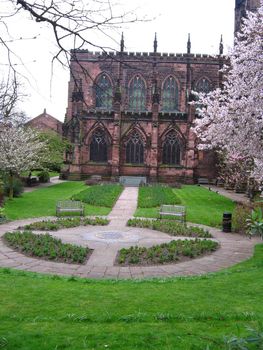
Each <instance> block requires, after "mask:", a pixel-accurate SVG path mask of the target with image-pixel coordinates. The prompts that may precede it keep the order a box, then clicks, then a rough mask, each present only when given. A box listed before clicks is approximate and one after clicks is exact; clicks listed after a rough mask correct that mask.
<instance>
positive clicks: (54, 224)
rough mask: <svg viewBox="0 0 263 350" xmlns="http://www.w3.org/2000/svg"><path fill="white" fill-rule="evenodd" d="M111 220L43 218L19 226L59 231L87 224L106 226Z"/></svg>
mask: <svg viewBox="0 0 263 350" xmlns="http://www.w3.org/2000/svg"><path fill="white" fill-rule="evenodd" d="M108 223H109V220H108V219H104V218H99V217H95V218H88V217H86V218H79V217H76V218H75V217H74V218H66V219H57V220H43V221H37V222H33V223H31V224H28V225H25V226H23V227H19V229H25V230H39V231H57V230H60V229H62V228H71V227H78V226H87V225H92V226H95V225H100V226H105V225H108Z"/></svg>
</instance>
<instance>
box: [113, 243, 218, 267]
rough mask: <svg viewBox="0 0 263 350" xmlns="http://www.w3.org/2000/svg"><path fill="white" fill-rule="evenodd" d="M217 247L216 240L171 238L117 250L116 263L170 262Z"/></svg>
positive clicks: (151, 263) (140, 264)
mask: <svg viewBox="0 0 263 350" xmlns="http://www.w3.org/2000/svg"><path fill="white" fill-rule="evenodd" d="M218 247H219V243H218V242H216V241H212V240H208V239H202V240H201V239H197V238H195V239H185V240H181V239H179V240H173V241H171V242H169V243H162V244H160V245H154V246H152V247H150V248H146V247H138V246H132V247H130V248H122V249H120V250H119V251H118V254H117V257H116V264H118V265H121V266H129V265H139V266H144V265H156V264H171V263H176V262H182V261H187V260H190V259H193V258H196V257H200V256H203V255H205V254H207V253H212V252H214V251H215V250H216V249H218Z"/></svg>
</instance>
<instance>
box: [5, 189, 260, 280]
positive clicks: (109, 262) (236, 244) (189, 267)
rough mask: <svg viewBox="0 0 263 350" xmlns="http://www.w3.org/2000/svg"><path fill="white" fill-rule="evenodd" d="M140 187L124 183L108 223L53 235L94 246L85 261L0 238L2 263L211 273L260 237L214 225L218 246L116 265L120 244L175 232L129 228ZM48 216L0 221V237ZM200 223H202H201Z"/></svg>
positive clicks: (129, 273) (102, 271)
mask: <svg viewBox="0 0 263 350" xmlns="http://www.w3.org/2000/svg"><path fill="white" fill-rule="evenodd" d="M137 197H138V188H135V187H127V188H125V189H124V191H123V192H122V194H121V196H120V198H119V199H118V201H117V202H116V204H115V206H114V208H113V210H112V211H111V213H110V214H109V216H108V218H109V219H110V224H109V225H108V226H81V227H76V228H71V229H63V230H59V231H57V232H52V233H51V234H52V235H53V236H55V237H58V238H60V239H61V240H62V241H63V242H69V243H74V244H79V245H83V246H89V247H90V248H92V249H94V251H93V253H92V255H91V256H90V258H89V260H88V261H87V263H86V264H84V265H77V264H66V263H57V262H51V261H45V260H40V259H35V258H30V257H27V256H25V255H23V254H20V253H18V252H15V251H14V250H12V249H11V248H9V247H7V246H6V245H5V244H4V243H3V241H2V240H0V266H1V267H10V268H15V269H19V270H26V271H34V272H41V273H49V274H57V275H70V276H79V277H86V278H87V277H88V278H114V279H116V278H144V277H148V278H150V277H171V276H187V275H199V274H204V273H208V272H215V271H218V270H221V269H223V268H226V267H229V266H231V265H234V264H236V263H238V262H240V261H242V260H245V259H248V258H249V257H250V256H252V254H253V250H254V245H255V244H256V243H258V242H260V240H259V239H255V238H254V239H252V240H250V239H249V238H247V237H244V236H240V235H237V234H229V233H223V232H221V231H220V230H218V229H215V228H210V227H205V226H202V227H205V228H207V229H209V231H210V232H211V234H212V235H213V237H214V239H215V240H217V241H218V242H219V243H220V248H219V249H218V250H217V251H216V252H214V253H213V254H210V255H206V256H204V257H201V258H198V259H193V260H191V261H187V262H181V263H176V264H169V265H156V266H129V267H122V266H115V265H114V262H115V258H116V254H117V251H118V250H119V249H120V248H126V247H130V246H132V245H138V246H144V247H150V246H153V245H155V244H160V243H165V242H169V241H171V240H173V239H180V238H183V239H185V237H173V236H169V235H167V234H165V233H163V232H158V231H153V230H150V229H142V228H135V227H127V226H126V222H127V220H128V219H129V218H130V217H132V216H133V214H134V211H135V210H136V205H137ZM43 219H46V218H38V219H29V220H19V221H13V222H10V223H7V224H4V225H0V237H1V236H2V235H3V234H4V233H5V232H7V231H12V230H15V229H17V228H18V226H24V225H25V224H28V223H31V222H33V221H40V220H43ZM199 226H201V225H199Z"/></svg>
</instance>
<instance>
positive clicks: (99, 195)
mask: <svg viewBox="0 0 263 350" xmlns="http://www.w3.org/2000/svg"><path fill="white" fill-rule="evenodd" d="M122 190H123V187H122V186H121V185H116V184H107V185H94V186H90V187H89V188H87V189H86V190H84V191H81V192H80V193H77V194H75V195H74V196H72V199H73V200H80V201H82V202H84V203H87V204H91V205H97V206H99V207H107V208H112V207H113V206H114V204H115V202H116V200H117V199H118V197H119V195H120V194H121V192H122Z"/></svg>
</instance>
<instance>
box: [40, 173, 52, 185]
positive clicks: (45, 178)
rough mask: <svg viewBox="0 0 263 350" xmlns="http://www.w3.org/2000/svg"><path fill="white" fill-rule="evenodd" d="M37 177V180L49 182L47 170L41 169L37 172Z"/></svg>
mask: <svg viewBox="0 0 263 350" xmlns="http://www.w3.org/2000/svg"><path fill="white" fill-rule="evenodd" d="M38 178H39V182H43V183H45V182H49V181H50V176H49V172H48V171H47V170H42V171H41V172H40V173H39V174H38Z"/></svg>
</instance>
